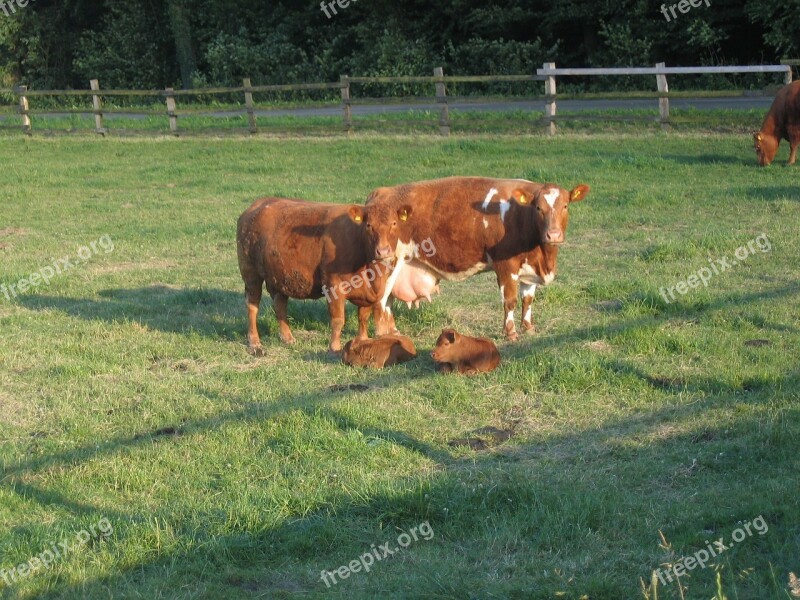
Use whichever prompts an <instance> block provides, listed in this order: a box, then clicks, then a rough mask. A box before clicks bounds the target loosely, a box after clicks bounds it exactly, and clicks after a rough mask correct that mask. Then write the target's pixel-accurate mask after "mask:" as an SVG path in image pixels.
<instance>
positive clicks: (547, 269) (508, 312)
mask: <svg viewBox="0 0 800 600" xmlns="http://www.w3.org/2000/svg"><path fill="white" fill-rule="evenodd" d="M588 192H589V186H587V185H579V186H577V187H576V188H575V189H573V190H572V191H567V190H564V189H562V188H560V187H558V186H556V185H554V184H550V183H546V184H542V183H534V182H532V181H526V180H523V179H490V178H483V177H449V178H446V179H437V180H432V181H423V182H419V183H410V184H406V185H399V186H395V187H390V188H379V189H377V190H375V191H374V192H372V194H371V195H370V198H369V200H368V201H367V206H375V205H380V204H382V205H385V206H389V207H398V206H410V207H411V208H412V209H413V210H414V219H413V221H408V222H407V223H404V224H403V225H402V226H401V231H400V240H401V243H400V245H399V246H398V255H397V256H398V259H400V258H403V259H404V260H398V266H397V268H395V269H394V271H393V272H392V273H391V274H390V275H389V276H388V282H387V285H386V289H385V290H384V298H383V299H382V301H381V304H382V308H383V309H384V310H385V313H384V314H381V312H380V311H379V310H378V311H376V315H381V318H380V319H379V323H378V327H377V330H378V333H379V334H380V333H386V332H390V331H392V330H393V328H394V323H393V318H392V315H391V307H390V306H389V304H388V302H389V297H390V296H398V297H399V298H400V299H401V300H403V301H405V302H409V301H414V300H416V299H420V298H426V297H429V296H430V291H432V289H430V290H425V289H421V287H420V285H419V284H420V282H422V281H428V282H429V287H430V286H431V285H434V284H436V283H438V281H439V279H448V280H451V281H461V280H464V279H467V278H468V277H471V276H472V275H475V274H476V273H481V272H483V271H488V270H494V271H495V274H496V275H497V283H498V285H499V286H500V294H501V296H502V299H503V305H504V310H505V327H504V333H505V335H506V337H507V338H508V339H509V340H511V341H514V340H516V339H517V338H518V335H517V332H516V327H515V325H514V310H515V309H516V306H517V301H518V295H519V291H520V285H521V286H522V295H523V316H522V328H523V329H524V330H526V331H533V330H534V326H533V321H532V319H531V311H530V307H531V302H533V298H534V295H535V293H536V286H538V285H547V284H549V283H550V282H552V281H553V278H554V277H555V269H556V257H557V255H558V247H559V245H560V244H561V243H563V242H564V236H565V233H566V229H567V223H568V220H569V215H568V210H569V205H570V203H572V202H577V201H579V200H582V199H583V198H585V197H586V194H587V193H588ZM423 239H424V240H426V241H429V242H430V243H431V245H432V246H433V247H434V248H435V251H434V252H432V253H428V254H424V255H423V254H419V253H417V254H415V255H414V256H413V258H411V259H410V260H408V259H407V258H406V257H409V256H411V250H412V249H413V248H414V247H415V244H416V241H417V240H423ZM401 255H402V256H401ZM426 276H427V277H426ZM409 282H413V286H412V287H413V290H414V292H413V293H412V294H411V295H408V294H407V293H405V292H406V290H407V289H408V287H409V285H411V284H409ZM414 295H416V296H417V298H413V297H412V296H414Z"/></svg>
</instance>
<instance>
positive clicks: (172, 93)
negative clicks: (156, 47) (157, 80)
mask: <svg viewBox="0 0 800 600" xmlns="http://www.w3.org/2000/svg"><path fill="white" fill-rule="evenodd" d="M797 62H798V61H793V60H786V61H782V64H780V65H752V66H729V67H667V66H666V65H665V64H664V63H658V64H656V65H655V66H654V67H630V68H627V67H625V68H557V67H556V64H555V63H545V64H544V65H543V66H542V68H541V69H538V70H537V72H536V74H535V75H455V76H452V75H448V76H445V75H444V71H443V69H442V68H441V67H437V68H435V69H434V70H433V76H432V77H430V76H427V77H426V76H409V77H349V76H347V75H342V76H341V78H340V80H339V81H338V82H332V83H300V84H281V85H255V86H254V85H252V84H251V81H250V79H249V78H245V79H244V80H243V81H242V85H241V86H237V87H216V88H204V89H192V90H175V89H172V88H167V89H165V90H103V89H101V88H100V82H99V81H98V80H97V79H93V80H91V82H90V86H89V87H90V89H88V90H29V89H28V88H27V86H24V85H20V86H17V87H15V88H13V89H5V90H3V89H0V94H3V93H4V94H10V95H15V96H16V97H17V112H18V114H19V115H20V117H21V119H22V130H23V131H24V132H25V133H27V134H31V133H32V130H33V125H32V119H31V117H32V116H35V115H43V114H48V115H61V114H64V115H69V114H93V115H94V118H95V131H96V132H97V133H98V134H101V135H105V134H107V133H108V131H109V129H108V127H107V125H106V122H105V120H104V117H105V116H106V115H108V114H113V113H124V114H126V115H132V116H140V115H153V114H166V116H167V117H168V122H169V131H170V133H172V134H173V135H179V133H180V130H179V125H178V121H179V117H180V116H181V115H189V114H192V113H193V112H208V110H204V111H196V110H195V111H192V110H188V109H184V110H181V111H179V110H178V106H177V105H178V99H179V98H183V97H187V96H214V95H223V94H228V95H238V94H243V99H244V108H243V109H241V110H234V111H226V113H228V114H233V115H245V116H246V117H247V123H248V131H249V132H250V133H257V132H258V119H257V115H256V111H255V102H254V100H253V95H254V94H259V93H268V92H297V91H315V90H316V91H319V90H336V89H338V90H340V93H341V110H342V123H343V129H344V131H345V133H348V134H349V133H351V132H352V131H353V128H354V125H353V112H352V107H353V104H354V103H355V102H354V98H353V86H354V85H365V84H418V85H431V86H432V87H433V92H434V96H433V99H434V101H435V103H436V104H438V105H440V108H439V120H438V126H439V132H440V134H441V135H444V136H447V135H450V130H451V123H450V109H449V100H448V93H447V86H448V84H456V83H479V84H486V83H528V82H544V101H545V104H544V118H543V119H541V120H540V121H541V123H542V124H543V125H544V126H545V127H546V132H547V133H548V134H549V135H554V134H555V133H556V121H557V120H563V119H565V118H572V119H578V120H594V119H608V117H591V116H585V115H584V116H572V115H570V116H561V117H559V116H558V115H557V78H558V77H573V76H583V77H596V76H632V75H641V76H655V77H656V89H657V91H656V92H643V93H641V94H639V96H640V97H652V98H657V99H658V109H659V113H658V120H659V121H660V122H661V123H662V125H663V126H666V125H667V124H668V123H669V98H670V96H671V94H670V91H669V85H668V83H667V75H697V74H709V73H717V74H736V73H782V74H783V75H784V81H785V82H786V83H789V82H791V81H792V65H793V64H797ZM53 96H68V97H88V98H91V99H92V109H91V110H83V109H62V110H50V109H42V110H31V109H30V99H31V98H42V97H53ZM673 96H674V94H673ZM104 97H108V98H113V97H122V98H130V97H141V98H148V97H150V98H158V99H160V100H161V101H163V102H164V104H165V109H166V110H165V111H164V112H161V113H158V112H156V111H152V110H129V109H109V108H104V106H103V98H104ZM381 100H382V99H377V98H364V99H362V100H360V101H359V102H358V105H359V106H363V105H369V104H373V105H374V104H376V103H378V104H379V103H380V102H381ZM634 118H635V117H626V120H629V119H634ZM639 118H640V119H642V118H644V119H648V120H649V119H650V118H649V117H639Z"/></svg>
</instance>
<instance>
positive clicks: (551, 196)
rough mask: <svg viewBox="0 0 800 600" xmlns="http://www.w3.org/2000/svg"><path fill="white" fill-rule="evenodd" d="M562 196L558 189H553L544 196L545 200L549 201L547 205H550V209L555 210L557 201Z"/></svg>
mask: <svg viewBox="0 0 800 600" xmlns="http://www.w3.org/2000/svg"><path fill="white" fill-rule="evenodd" d="M560 195H561V191H560V190H559V189H557V188H552V189H551V190H550V191H549V192H547V193H546V194H545V195H544V199H545V200H546V201H547V204H549V205H550V208H555V205H556V200H558V197H559V196H560Z"/></svg>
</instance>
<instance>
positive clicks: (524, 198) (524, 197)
mask: <svg viewBox="0 0 800 600" xmlns="http://www.w3.org/2000/svg"><path fill="white" fill-rule="evenodd" d="M511 197H512V198H513V199H514V200H516V201H517V202H519V203H520V204H530V203H531V200H533V198H531V196H530V195H529V194H526V193H525V190H520V189H516V190H514V191H513V192H511Z"/></svg>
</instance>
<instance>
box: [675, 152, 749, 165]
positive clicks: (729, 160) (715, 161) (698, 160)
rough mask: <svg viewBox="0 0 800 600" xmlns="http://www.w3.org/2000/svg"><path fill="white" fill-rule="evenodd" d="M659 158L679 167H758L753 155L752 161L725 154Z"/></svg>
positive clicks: (681, 155)
mask: <svg viewBox="0 0 800 600" xmlns="http://www.w3.org/2000/svg"><path fill="white" fill-rule="evenodd" d="M661 158H662V159H664V160H665V161H670V162H674V163H678V164H679V165H690V166H696V165H736V166H740V167H744V166H751V167H758V163H757V162H756V155H755V153H753V156H752V160H750V161H748V160H742V159H741V158H739V157H738V156H731V155H727V154H662V155H661Z"/></svg>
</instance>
